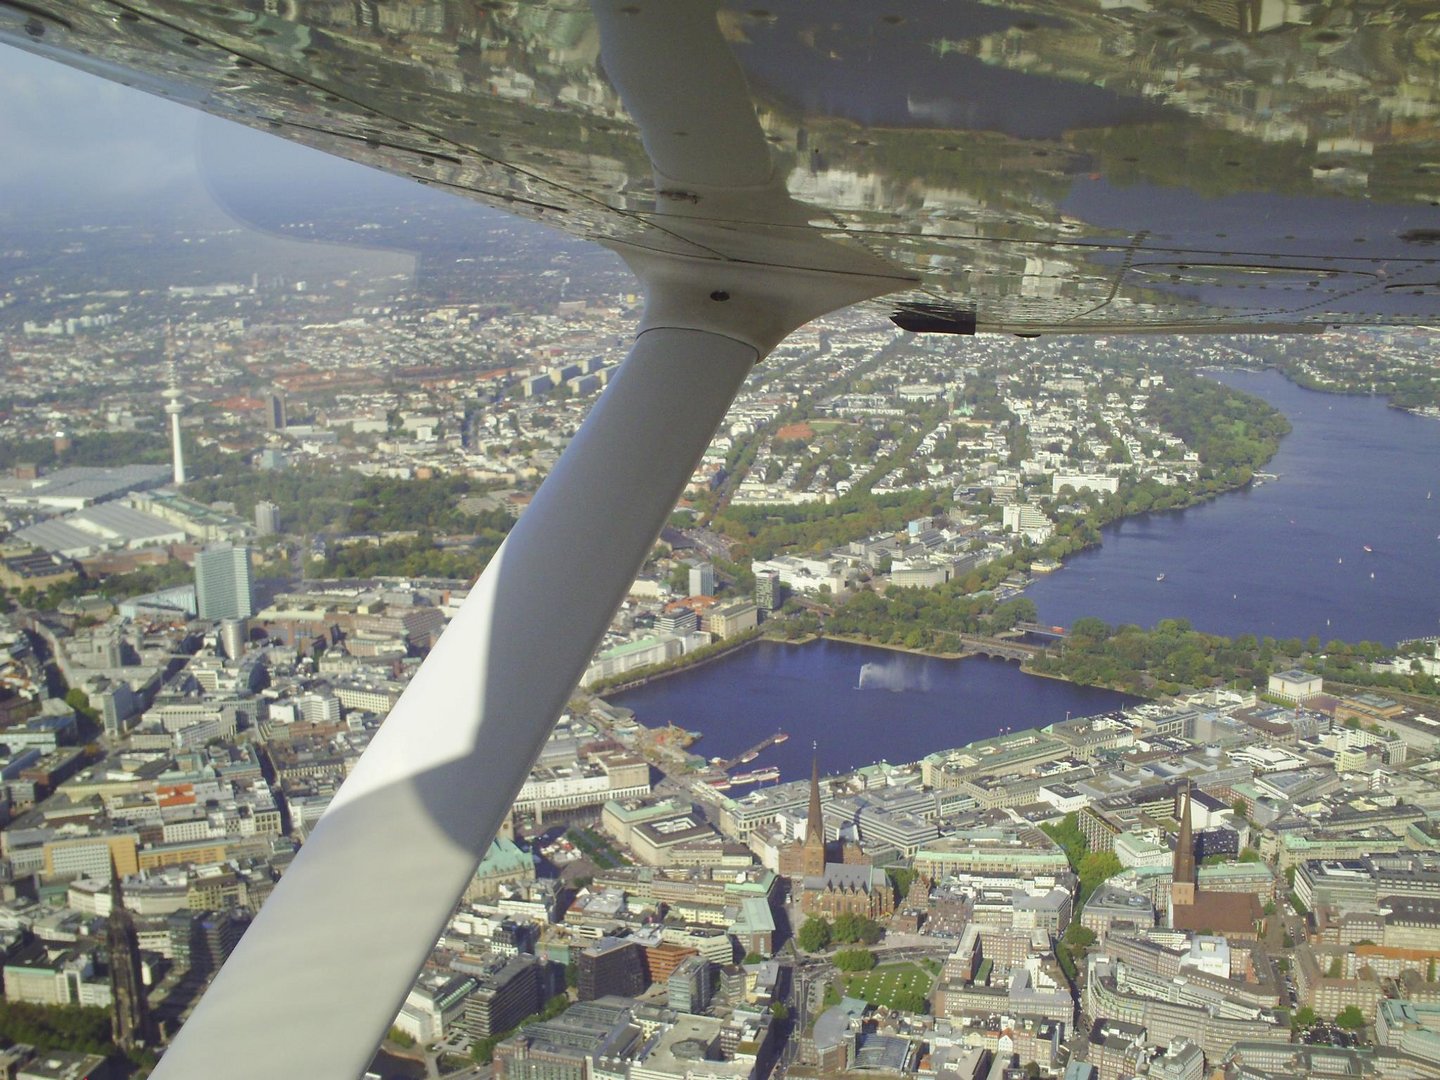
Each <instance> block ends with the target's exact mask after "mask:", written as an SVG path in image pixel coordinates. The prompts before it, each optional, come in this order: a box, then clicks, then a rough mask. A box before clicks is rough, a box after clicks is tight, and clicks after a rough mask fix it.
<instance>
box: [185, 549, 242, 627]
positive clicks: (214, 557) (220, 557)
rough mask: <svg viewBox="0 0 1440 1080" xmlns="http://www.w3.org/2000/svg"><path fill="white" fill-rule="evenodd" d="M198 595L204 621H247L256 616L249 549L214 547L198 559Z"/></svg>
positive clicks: (196, 578) (200, 554) (196, 573)
mask: <svg viewBox="0 0 1440 1080" xmlns="http://www.w3.org/2000/svg"><path fill="white" fill-rule="evenodd" d="M195 592H196V594H197V597H198V599H199V604H200V617H201V618H202V619H248V618H249V617H250V616H251V615H254V614H255V584H254V581H253V580H252V577H251V573H250V549H249V548H248V547H245V546H244V545H240V544H212V545H211V546H210V547H207V548H205V549H203V550H202V551H201V552H200V553H199V554H198V555H196V556H195Z"/></svg>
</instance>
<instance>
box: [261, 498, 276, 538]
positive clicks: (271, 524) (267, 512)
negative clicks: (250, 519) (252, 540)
mask: <svg viewBox="0 0 1440 1080" xmlns="http://www.w3.org/2000/svg"><path fill="white" fill-rule="evenodd" d="M255 531H256V532H258V533H259V534H260V535H261V536H274V535H275V534H276V533H278V532H279V531H280V507H278V506H276V505H275V504H274V503H272V502H266V501H265V500H263V499H262V500H261V501H260V502H257V503H256V504H255Z"/></svg>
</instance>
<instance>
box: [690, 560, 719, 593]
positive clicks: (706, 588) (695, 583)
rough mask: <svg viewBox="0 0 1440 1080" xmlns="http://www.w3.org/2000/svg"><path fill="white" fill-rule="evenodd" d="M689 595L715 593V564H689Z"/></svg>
mask: <svg viewBox="0 0 1440 1080" xmlns="http://www.w3.org/2000/svg"><path fill="white" fill-rule="evenodd" d="M690 595H691V596H714V595H715V565H714V564H713V563H708V562H697V563H691V564H690Z"/></svg>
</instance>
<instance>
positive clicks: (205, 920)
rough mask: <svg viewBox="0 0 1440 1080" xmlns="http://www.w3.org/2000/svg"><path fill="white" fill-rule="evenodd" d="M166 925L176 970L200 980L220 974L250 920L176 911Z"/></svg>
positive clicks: (231, 913)
mask: <svg viewBox="0 0 1440 1080" xmlns="http://www.w3.org/2000/svg"><path fill="white" fill-rule="evenodd" d="M165 922H166V924H167V928H168V930H169V932H170V949H171V952H172V954H173V955H174V958H175V966H176V967H178V968H184V969H185V970H187V971H189V972H190V974H191V975H192V976H195V977H197V978H200V977H204V976H206V975H209V974H211V973H213V972H216V971H219V970H220V965H221V964H223V963H224V962H225V961H226V960H227V959H229V957H230V954H231V953H232V952H234V951H235V946H236V945H238V944H239V943H240V937H241V935H243V934H244V933H245V931H246V930H247V929H249V927H250V919H249V917H248V916H247V915H244V914H242V913H241V912H239V911H223V912H221V911H192V910H190V909H189V908H181V909H180V910H179V911H172V912H171V913H170V914H169V915H168V916H166V918H165Z"/></svg>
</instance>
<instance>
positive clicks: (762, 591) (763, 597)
mask: <svg viewBox="0 0 1440 1080" xmlns="http://www.w3.org/2000/svg"><path fill="white" fill-rule="evenodd" d="M780 594H781V588H780V575H779V574H777V573H775V571H773V570H766V571H762V572H759V573H756V575H755V603H756V604H757V605H758V606H759V608H760V610H761V611H767V612H768V611H779V610H780V599H781V596H780Z"/></svg>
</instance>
